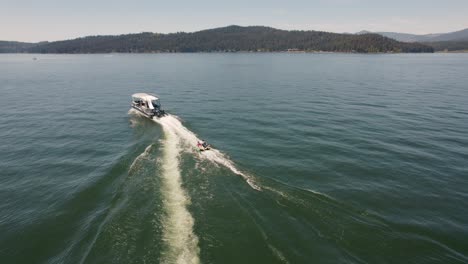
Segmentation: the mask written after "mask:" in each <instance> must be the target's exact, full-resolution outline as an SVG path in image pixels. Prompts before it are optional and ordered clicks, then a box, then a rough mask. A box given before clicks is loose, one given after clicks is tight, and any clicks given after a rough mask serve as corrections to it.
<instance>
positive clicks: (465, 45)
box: [424, 41, 468, 51]
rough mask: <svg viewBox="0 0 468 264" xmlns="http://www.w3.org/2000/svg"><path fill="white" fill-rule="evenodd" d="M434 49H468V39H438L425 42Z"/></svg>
mask: <svg viewBox="0 0 468 264" xmlns="http://www.w3.org/2000/svg"><path fill="white" fill-rule="evenodd" d="M424 44H426V45H428V46H431V47H432V48H433V49H434V51H468V41H437V42H426V43H424Z"/></svg>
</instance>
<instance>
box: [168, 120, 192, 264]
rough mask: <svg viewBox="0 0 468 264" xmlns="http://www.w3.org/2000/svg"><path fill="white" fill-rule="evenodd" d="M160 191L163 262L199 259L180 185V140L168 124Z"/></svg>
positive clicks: (190, 220) (185, 201)
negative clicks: (162, 200) (162, 211)
mask: <svg viewBox="0 0 468 264" xmlns="http://www.w3.org/2000/svg"><path fill="white" fill-rule="evenodd" d="M164 135H165V140H164V152H163V164H162V170H163V174H162V178H163V181H162V184H163V186H162V193H163V196H164V207H165V212H166V214H167V217H166V218H165V220H164V222H163V239H164V241H165V243H166V246H167V248H166V250H165V252H164V254H163V261H162V263H194V264H196V263H199V262H200V261H199V256H198V255H199V252H200V249H199V247H198V237H197V236H196V235H195V234H194V233H193V225H194V220H193V217H192V215H191V214H190V212H189V211H188V210H187V205H188V204H189V203H190V199H189V198H188V197H187V195H186V194H185V191H184V190H183V189H182V185H181V175H180V169H179V154H180V140H179V138H178V137H177V135H176V134H175V133H174V130H173V129H171V128H170V127H164Z"/></svg>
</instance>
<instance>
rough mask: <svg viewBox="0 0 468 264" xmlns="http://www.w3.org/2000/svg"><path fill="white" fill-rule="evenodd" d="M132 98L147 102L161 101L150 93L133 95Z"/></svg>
mask: <svg viewBox="0 0 468 264" xmlns="http://www.w3.org/2000/svg"><path fill="white" fill-rule="evenodd" d="M132 97H133V98H139V99H142V100H145V101H153V100H158V99H159V98H158V97H157V96H156V95H154V94H150V93H136V94H133V95H132Z"/></svg>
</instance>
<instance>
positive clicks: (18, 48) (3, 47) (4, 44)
mask: <svg viewBox="0 0 468 264" xmlns="http://www.w3.org/2000/svg"><path fill="white" fill-rule="evenodd" d="M36 45H37V44H36V43H26V42H18V41H0V53H20V52H26V51H27V50H28V49H29V48H32V47H34V46H36Z"/></svg>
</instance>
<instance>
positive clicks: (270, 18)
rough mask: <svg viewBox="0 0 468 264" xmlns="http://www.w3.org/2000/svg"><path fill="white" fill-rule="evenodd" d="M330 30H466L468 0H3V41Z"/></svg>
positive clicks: (0, 10) (0, 25)
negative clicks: (245, 29)
mask: <svg viewBox="0 0 468 264" xmlns="http://www.w3.org/2000/svg"><path fill="white" fill-rule="evenodd" d="M233 24H236V25H243V26H247V25H265V26H272V27H276V28H281V29H302V30H322V31H331V32H357V31H360V30H363V29H366V30H371V31H396V32H407V33H418V34H422V33H438V32H448V31H455V30H460V29H463V28H468V0H446V1H440V0H439V1H432V0H426V1H423V0H386V1H377V0H376V1H371V0H328V1H326V0H309V1H306V0H291V1H275V0H271V1H266V0H258V1H257V0H237V1H226V2H223V1H213V0H196V1H184V0H173V1H159V0H153V1H149V0H135V1H129V0H126V1H123V0H114V1H99V0H81V1H80V0H74V1H68V0H35V1H33V0H0V40H19V41H42V40H60V39H70V38H75V37H80V36H87V35H102V34H124V33H137V32H142V31H151V32H162V33H167V32H176V31H197V30H201V29H208V28H213V27H221V26H227V25H233Z"/></svg>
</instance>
